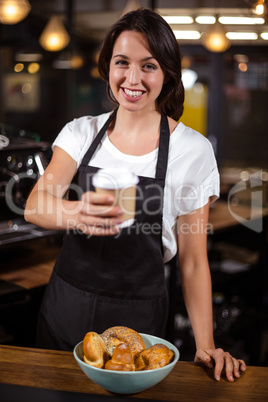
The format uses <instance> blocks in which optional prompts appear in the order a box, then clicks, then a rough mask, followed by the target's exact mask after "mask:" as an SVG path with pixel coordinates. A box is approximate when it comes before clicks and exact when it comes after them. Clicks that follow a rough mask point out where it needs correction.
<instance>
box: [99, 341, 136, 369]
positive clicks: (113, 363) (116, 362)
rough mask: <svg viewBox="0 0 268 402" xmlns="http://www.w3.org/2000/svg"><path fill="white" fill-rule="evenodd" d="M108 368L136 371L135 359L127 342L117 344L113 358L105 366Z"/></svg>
mask: <svg viewBox="0 0 268 402" xmlns="http://www.w3.org/2000/svg"><path fill="white" fill-rule="evenodd" d="M104 368H105V369H106V370H118V371H135V364H134V359H133V356H132V353H131V350H130V347H129V346H128V344H127V343H125V342H124V343H120V345H118V346H116V348H115V350H114V353H113V356H112V358H111V360H108V361H107V362H106V364H105V366H104Z"/></svg>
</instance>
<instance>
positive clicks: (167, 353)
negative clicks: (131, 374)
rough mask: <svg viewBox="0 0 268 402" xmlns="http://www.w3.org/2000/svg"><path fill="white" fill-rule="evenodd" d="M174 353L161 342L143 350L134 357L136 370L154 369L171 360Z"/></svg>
mask: <svg viewBox="0 0 268 402" xmlns="http://www.w3.org/2000/svg"><path fill="white" fill-rule="evenodd" d="M173 355H174V353H173V352H172V351H171V350H170V349H169V348H168V347H167V346H166V345H163V344H161V343H157V344H155V345H153V346H151V347H149V348H148V349H145V350H143V351H142V352H141V353H140V354H139V355H138V356H137V358H136V359H135V367H136V371H140V370H154V369H157V368H160V367H164V366H166V365H167V364H168V363H170V362H171V360H172V358H173Z"/></svg>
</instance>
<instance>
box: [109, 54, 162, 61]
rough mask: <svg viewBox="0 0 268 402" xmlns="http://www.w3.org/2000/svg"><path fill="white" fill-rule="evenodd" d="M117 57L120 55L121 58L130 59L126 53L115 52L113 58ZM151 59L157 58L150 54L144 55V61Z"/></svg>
mask: <svg viewBox="0 0 268 402" xmlns="http://www.w3.org/2000/svg"><path fill="white" fill-rule="evenodd" d="M115 57H120V58H122V59H129V57H128V56H126V55H124V54H115V55H114V56H113V58H115ZM151 59H155V58H154V57H153V56H148V57H144V58H143V59H141V60H142V61H148V60H151Z"/></svg>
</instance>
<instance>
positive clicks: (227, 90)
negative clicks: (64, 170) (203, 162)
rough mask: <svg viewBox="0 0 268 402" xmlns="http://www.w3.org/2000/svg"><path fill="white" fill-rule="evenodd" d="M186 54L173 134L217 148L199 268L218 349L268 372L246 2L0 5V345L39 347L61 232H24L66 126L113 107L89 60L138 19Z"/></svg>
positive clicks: (175, 315) (265, 166)
mask: <svg viewBox="0 0 268 402" xmlns="http://www.w3.org/2000/svg"><path fill="white" fill-rule="evenodd" d="M140 6H142V7H148V8H152V9H154V10H155V11H157V12H159V13H160V14H161V15H162V16H163V17H164V18H166V20H167V22H168V23H169V24H170V26H171V27H172V29H173V30H174V32H175V35H176V37H177V38H178V41H179V43H180V46H181V53H182V56H183V59H182V67H183V72H182V74H183V82H184V85H185V89H186V98H185V105H184V114H183V116H182V118H181V121H182V122H183V123H184V124H186V125H189V126H191V127H192V128H194V129H196V130H197V131H199V132H201V133H202V134H203V135H204V136H206V137H207V138H208V139H209V140H210V141H211V143H212V145H213V148H214V150H215V154H216V158H217V161H218V165H219V169H220V173H221V198H220V200H218V201H217V202H216V203H215V204H213V205H212V206H211V212H210V224H209V227H208V255H209V261H210V267H211V272H212V279H213V304H214V328H215V338H216V342H217V345H218V346H223V347H224V348H226V349H227V350H229V351H230V352H232V353H234V354H235V355H237V356H240V357H241V358H244V359H245V360H246V362H247V363H248V364H251V365H261V366H266V365H267V364H268V252H267V249H268V247H267V245H268V244H267V243H268V231H267V219H268V218H267V216H268V195H267V183H268V129H267V125H268V123H267V117H268V4H267V1H264V0H263V1H255V0H222V1H220V0H187V1H176V0H173V1H172V0H158V1H156V0H155V1H150V0H139V1H135V0H98V1H96V0H46V1H43V0H29V1H27V0H0V343H2V344H10V345H19V346H30V347H31V346H34V337H35V327H36V320H37V312H38V309H39V306H40V301H41V299H42V296H43V292H44V290H45V288H46V284H47V282H48V280H49V276H50V274H51V270H52V267H53V264H54V261H55V259H56V257H57V254H58V252H59V248H60V245H61V241H62V233H58V232H54V231H48V230H43V229H41V228H38V227H36V226H34V225H32V224H29V223H26V222H25V221H24V219H23V209H24V205H25V201H26V198H27V195H28V193H29V191H30V189H31V188H32V186H33V184H34V183H35V182H36V180H37V179H38V177H39V176H40V175H42V173H43V172H44V169H45V167H46V166H47V164H48V163H49V160H50V157H51V143H52V141H53V139H54V138H55V137H56V135H57V134H58V132H59V131H60V130H61V128H62V127H63V126H64V125H65V124H66V123H67V122H68V121H70V120H72V119H73V118H75V117H80V116H82V115H85V114H89V115H96V114H100V113H102V112H106V111H109V110H110V109H111V107H112V105H111V103H110V101H108V99H107V97H106V84H105V83H104V82H103V81H102V80H101V79H100V78H99V75H98V71H97V64H96V63H97V59H98V53H99V49H100V45H101V42H102V40H103V38H104V35H105V33H106V31H107V29H108V28H109V27H110V26H111V24H112V23H113V22H115V21H116V20H117V19H118V18H119V17H120V16H121V15H122V14H123V13H125V12H127V11H129V10H132V9H136V8H138V7H140ZM176 268H177V264H176V260H175V259H174V260H172V261H171V262H170V263H168V264H167V266H166V278H167V286H168V289H169V292H170V301H171V305H170V319H169V323H168V328H167V330H168V331H167V334H168V337H169V339H170V340H172V341H173V342H174V343H175V344H176V345H177V347H178V349H179V350H180V352H181V359H182V360H192V359H193V356H194V339H193V335H192V331H191V326H190V322H189V319H188V317H187V314H186V311H185V307H184V304H183V298H182V295H181V288H180V278H179V276H178V274H177V272H178V271H177V269H176Z"/></svg>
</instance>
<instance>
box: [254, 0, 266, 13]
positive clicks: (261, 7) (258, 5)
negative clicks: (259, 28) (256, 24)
mask: <svg viewBox="0 0 268 402" xmlns="http://www.w3.org/2000/svg"><path fill="white" fill-rule="evenodd" d="M252 12H253V13H254V14H257V15H264V14H265V13H266V5H265V2H264V0H259V1H256V2H255V3H254V4H253V6H252Z"/></svg>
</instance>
